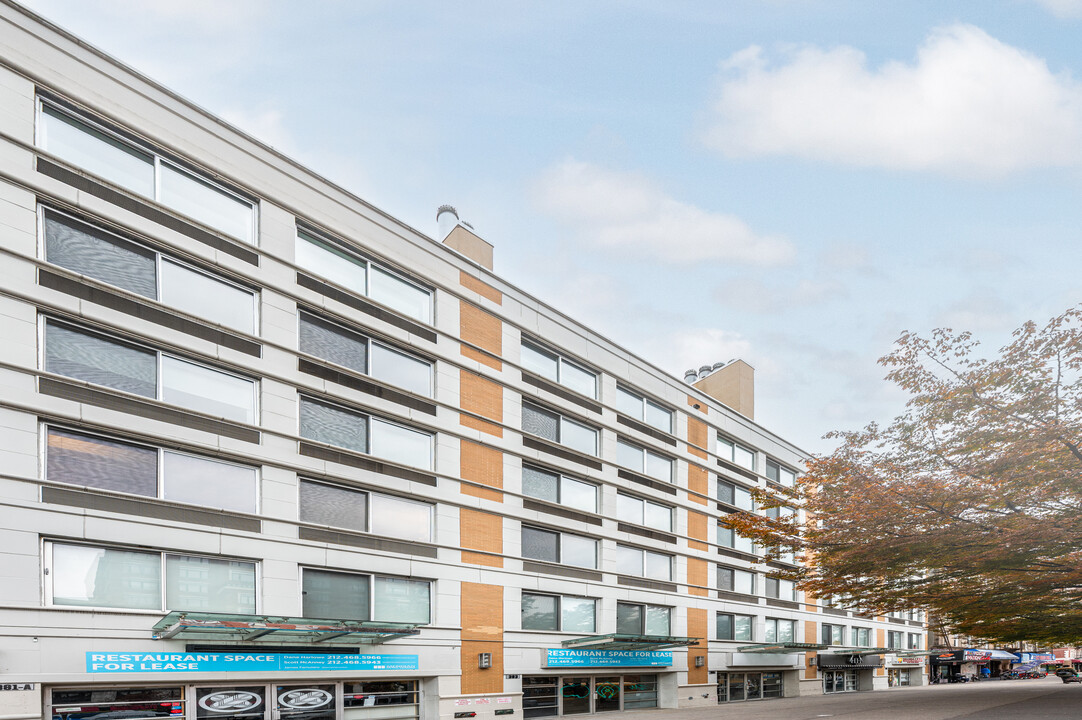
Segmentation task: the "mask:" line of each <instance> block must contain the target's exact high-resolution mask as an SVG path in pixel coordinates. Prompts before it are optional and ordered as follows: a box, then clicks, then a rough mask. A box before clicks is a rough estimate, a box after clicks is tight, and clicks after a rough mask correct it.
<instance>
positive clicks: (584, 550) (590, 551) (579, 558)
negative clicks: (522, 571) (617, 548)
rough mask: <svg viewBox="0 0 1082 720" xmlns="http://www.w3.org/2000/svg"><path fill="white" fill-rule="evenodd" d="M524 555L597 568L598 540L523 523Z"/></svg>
mask: <svg viewBox="0 0 1082 720" xmlns="http://www.w3.org/2000/svg"><path fill="white" fill-rule="evenodd" d="M522 557H524V558H528V559H530V560H543V561H545V562H551V563H561V564H563V565H574V566H576V567H583V568H594V569H596V568H597V540H595V539H593V538H588V537H583V536H581V535H572V534H570V533H564V532H555V531H553V530H543V529H541V528H536V527H529V526H526V525H523V526H522Z"/></svg>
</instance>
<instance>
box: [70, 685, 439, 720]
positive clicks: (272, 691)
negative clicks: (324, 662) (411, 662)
mask: <svg viewBox="0 0 1082 720" xmlns="http://www.w3.org/2000/svg"><path fill="white" fill-rule="evenodd" d="M419 695H420V688H419V683H418V681H417V680H356V681H349V680H347V681H344V682H319V681H314V682H307V683H296V682H291V683H288V684H287V683H281V684H278V683H272V684H266V683H243V682H241V683H235V684H232V685H221V684H219V685H176V686H165V687H135V688H133V687H93V688H78V687H76V688H52V689H51V690H50V691H49V695H48V697H49V715H48V716H49V717H51V718H53V720H91V719H92V718H99V719H101V718H137V717H138V718H175V719H177V720H418V719H419V717H420V707H421V705H420V697H419Z"/></svg>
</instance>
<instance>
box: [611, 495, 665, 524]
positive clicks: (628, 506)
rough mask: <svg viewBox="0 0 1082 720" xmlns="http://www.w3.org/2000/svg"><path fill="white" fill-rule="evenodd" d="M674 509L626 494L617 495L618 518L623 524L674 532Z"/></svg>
mask: <svg viewBox="0 0 1082 720" xmlns="http://www.w3.org/2000/svg"><path fill="white" fill-rule="evenodd" d="M672 513H673V509H672V508H671V507H669V506H668V505H662V504H661V503H656V502H653V501H651V500H646V499H644V498H640V497H635V496H634V495H628V494H626V493H617V494H616V517H617V519H618V520H622V521H623V522H629V523H634V524H635V525H645V526H646V527H650V528H654V529H655V530H664V531H665V532H672Z"/></svg>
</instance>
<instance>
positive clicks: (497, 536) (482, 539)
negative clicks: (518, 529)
mask: <svg viewBox="0 0 1082 720" xmlns="http://www.w3.org/2000/svg"><path fill="white" fill-rule="evenodd" d="M458 537H459V545H461V546H462V547H463V548H469V549H470V550H482V551H484V552H490V553H502V552H503V518H502V517H500V516H499V515H493V514H492V513H487V512H482V511H480V510H473V509H471V508H462V509H461V510H459V512H458ZM462 562H464V563H472V564H474V565H487V566H489V567H503V558H502V557H497V556H495V555H484V554H481V553H472V552H466V551H463V552H462Z"/></svg>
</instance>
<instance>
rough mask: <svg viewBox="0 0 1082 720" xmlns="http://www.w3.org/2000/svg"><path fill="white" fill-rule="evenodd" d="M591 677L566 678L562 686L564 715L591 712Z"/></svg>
mask: <svg viewBox="0 0 1082 720" xmlns="http://www.w3.org/2000/svg"><path fill="white" fill-rule="evenodd" d="M590 695H591V688H590V678H564V679H563V685H562V686H561V687H560V699H561V700H562V701H563V710H564V712H563V714H564V715H581V714H583V713H588V712H590Z"/></svg>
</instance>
